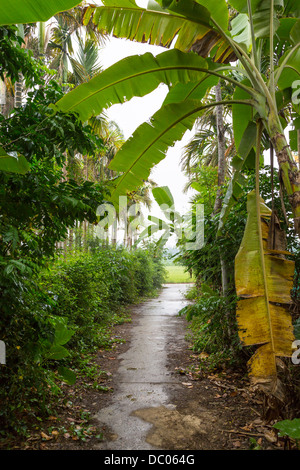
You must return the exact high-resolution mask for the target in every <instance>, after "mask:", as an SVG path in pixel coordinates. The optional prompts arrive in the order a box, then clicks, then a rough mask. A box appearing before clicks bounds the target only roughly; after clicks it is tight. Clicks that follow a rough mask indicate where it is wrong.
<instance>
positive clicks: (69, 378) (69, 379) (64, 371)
mask: <svg viewBox="0 0 300 470" xmlns="http://www.w3.org/2000/svg"><path fill="white" fill-rule="evenodd" d="M58 374H59V375H60V376H61V377H62V378H63V380H64V381H65V382H66V383H67V384H68V385H74V383H75V382H76V374H75V373H74V372H73V371H72V370H71V369H68V368H67V367H63V366H61V367H59V368H58Z"/></svg>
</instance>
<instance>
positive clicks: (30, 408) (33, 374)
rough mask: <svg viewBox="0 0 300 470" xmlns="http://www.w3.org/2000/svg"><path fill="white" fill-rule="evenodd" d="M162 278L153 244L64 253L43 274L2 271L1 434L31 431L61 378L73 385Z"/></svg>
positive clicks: (48, 407) (159, 263)
mask: <svg viewBox="0 0 300 470" xmlns="http://www.w3.org/2000/svg"><path fill="white" fill-rule="evenodd" d="M162 281H163V268H162V263H161V259H160V258H159V257H155V256H154V255H153V251H152V249H151V248H149V249H146V250H142V249H138V250H132V251H131V252H128V251H127V250H125V249H122V248H116V247H109V246H100V247H98V248H95V249H94V250H93V251H92V252H91V253H81V254H80V255H74V256H72V257H68V258H67V259H63V258H58V259H57V260H56V261H55V262H54V263H53V264H51V265H50V267H49V268H48V269H47V270H46V269H45V270H43V271H41V272H40V273H39V274H38V275H33V273H32V271H29V270H27V271H24V272H23V274H22V273H20V272H19V271H16V272H15V273H14V272H10V273H9V275H7V276H6V277H5V273H3V275H2V278H0V284H1V287H2V292H3V295H2V298H1V300H0V308H1V310H2V318H1V322H0V334H1V338H2V339H3V340H4V341H5V344H6V348H7V364H6V365H5V366H1V378H0V384H1V389H0V402H1V409H0V421H1V427H0V428H1V433H3V434H5V433H7V432H8V431H14V432H17V433H23V432H26V422H27V421H28V419H38V418H37V417H38V416H41V415H42V416H43V415H45V414H47V413H50V412H51V403H52V400H53V398H55V396H57V395H59V394H60V393H61V390H60V382H61V380H62V379H63V380H64V381H65V382H69V383H72V382H73V381H74V378H75V376H74V371H75V372H76V370H80V368H81V367H82V364H83V363H84V362H87V361H85V360H84V358H85V357H90V354H91V353H93V352H95V351H96V350H97V349H99V348H100V347H102V348H103V347H104V348H105V347H108V346H109V345H110V344H111V342H112V341H113V340H112V339H111V334H110V331H111V327H112V326H113V325H115V324H117V323H120V322H122V321H124V320H126V319H127V318H128V316H127V315H125V313H124V312H125V308H124V306H125V305H128V304H131V303H134V302H136V301H137V300H138V299H139V298H140V297H144V296H149V295H153V294H154V292H155V289H157V288H159V287H160V286H161V283H162Z"/></svg>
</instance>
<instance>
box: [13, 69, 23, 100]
mask: <svg viewBox="0 0 300 470" xmlns="http://www.w3.org/2000/svg"><path fill="white" fill-rule="evenodd" d="M22 93H23V75H22V74H21V73H19V80H18V81H17V82H16V83H15V103H14V104H15V108H20V107H21V106H22Z"/></svg>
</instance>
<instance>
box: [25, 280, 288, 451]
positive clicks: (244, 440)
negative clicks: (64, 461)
mask: <svg viewBox="0 0 300 470" xmlns="http://www.w3.org/2000/svg"><path fill="white" fill-rule="evenodd" d="M188 288H189V285H188V284H167V285H165V286H164V287H163V289H162V290H161V293H160V295H159V296H158V297H157V298H155V299H150V300H146V301H144V302H142V303H140V304H139V305H136V306H134V307H132V308H130V317H131V322H129V323H123V324H121V325H117V326H115V327H114V329H113V335H114V337H115V338H116V343H115V345H114V347H113V348H112V349H111V350H100V351H99V352H98V353H97V355H96V357H95V359H94V360H95V364H96V365H97V367H99V368H100V369H101V370H102V371H106V375H105V377H104V378H103V383H102V385H103V386H105V387H107V388H108V389H109V390H110V391H109V392H107V393H103V392H102V391H100V390H94V389H93V387H91V386H86V387H82V386H79V385H77V386H74V387H68V388H67V390H66V393H67V395H66V399H67V400H68V401H71V403H72V404H71V405H70V406H69V407H68V408H67V409H66V408H64V409H63V410H62V414H61V416H59V418H58V421H59V422H60V423H66V422H69V423H70V422H72V423H73V424H74V425H75V426H78V427H79V428H80V427H82V426H83V424H82V419H81V413H82V411H84V412H85V413H88V414H89V415H90V416H91V420H90V424H91V425H92V426H93V427H94V428H95V433H94V434H93V436H88V437H87V438H86V439H85V440H81V439H78V438H77V437H74V436H73V437H72V436H70V435H69V433H68V434H67V435H66V434H64V436H61V435H60V434H59V435H58V436H55V438H52V437H51V439H50V440H46V441H45V440H44V442H42V443H41V442H40V441H39V442H37V443H36V444H35V447H34V448H39V449H42V450H48V449H49V450H97V451H103V455H105V454H106V452H107V451H110V450H111V451H112V452H113V451H114V450H115V451H122V450H124V451H125V450H126V451H129V450H131V451H133V450H136V451H140V450H143V451H146V452H147V451H152V450H153V451H154V450H155V451H159V450H164V451H165V450H170V451H171V450H172V451H177V450H182V451H184V450H186V451H189V450H194V451H201V450H250V449H253V448H258V449H262V450H279V449H282V442H280V441H278V439H277V437H276V434H275V432H274V429H273V428H272V423H271V424H270V423H266V422H264V421H263V419H262V401H261V399H260V398H259V397H258V396H257V395H255V394H254V393H253V392H251V391H250V388H249V382H248V378H247V375H246V374H245V372H243V371H240V370H236V368H233V369H230V367H228V365H227V366H226V367H225V366H224V369H221V370H217V371H214V372H205V371H204V372H203V371H199V354H196V353H194V352H193V351H192V349H191V344H190V341H189V339H188V338H189V334H190V333H189V329H188V324H187V322H186V320H185V318H184V317H182V316H178V312H179V310H180V309H181V308H182V307H183V306H184V305H186V304H187V301H186V300H185V297H184V292H185V291H186V290H187V289H188ZM120 339H122V341H118V340H120ZM81 385H82V384H81ZM86 385H88V384H86ZM44 424H45V426H50V425H52V424H53V423H52V422H51V421H49V423H44ZM95 435H98V438H96V437H95ZM67 436H69V437H67ZM99 436H100V437H99Z"/></svg>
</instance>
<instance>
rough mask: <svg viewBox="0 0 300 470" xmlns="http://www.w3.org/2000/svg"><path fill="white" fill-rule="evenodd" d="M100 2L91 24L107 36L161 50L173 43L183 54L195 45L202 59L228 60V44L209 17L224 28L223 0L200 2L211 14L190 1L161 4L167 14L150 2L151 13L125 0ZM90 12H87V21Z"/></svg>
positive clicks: (229, 49) (225, 14)
mask: <svg viewBox="0 0 300 470" xmlns="http://www.w3.org/2000/svg"><path fill="white" fill-rule="evenodd" d="M102 3H103V4H104V6H103V7H97V8H95V7H94V8H92V13H93V22H94V23H95V24H96V25H97V27H98V29H99V30H103V31H105V32H106V33H107V34H109V35H113V36H116V37H120V38H127V39H130V40H132V41H138V42H142V43H144V42H147V43H149V44H154V45H159V46H163V47H170V46H171V44H174V40H175V44H174V47H175V48H176V49H179V50H181V51H184V52H188V51H191V50H194V49H193V48H194V46H195V47H196V48H197V53H198V54H199V55H201V56H203V57H207V56H208V55H209V54H210V53H211V52H212V51H213V52H214V55H215V60H218V62H225V61H229V60H230V58H232V57H231V53H232V49H231V47H230V45H229V44H228V42H227V41H226V39H224V38H223V37H222V36H221V35H220V33H219V31H218V30H217V29H216V28H215V26H214V25H213V23H212V22H211V17H212V16H213V18H214V19H215V20H216V21H217V22H218V23H219V24H220V26H221V27H222V28H224V29H225V30H226V29H227V24H228V10H227V7H226V9H225V6H226V2H225V0H222V1H218V3H217V4H215V3H214V4H212V3H211V2H209V1H207V0H205V1H203V5H206V6H207V7H209V8H211V10H212V12H209V11H208V8H205V6H203V5H200V4H197V3H196V2H194V1H191V0H179V1H176V2H168V4H165V3H164V4H163V5H164V6H168V8H169V13H168V14H167V13H166V12H165V11H161V10H162V9H161V8H159V7H157V5H158V3H160V4H162V2H154V3H153V2H151V4H150V5H149V6H150V8H151V10H150V9H149V10H145V9H143V8H139V7H137V6H136V5H135V3H134V2H130V3H128V1H125V0H120V1H119V2H111V1H108V0H103V2H102ZM116 3H117V5H116ZM198 3H202V2H198ZM212 5H213V7H212ZM171 8H172V12H170V9H171ZM92 13H91V12H90V11H89V13H88V15H87V19H88V18H90V17H91V14H92ZM234 57H235V56H234Z"/></svg>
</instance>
